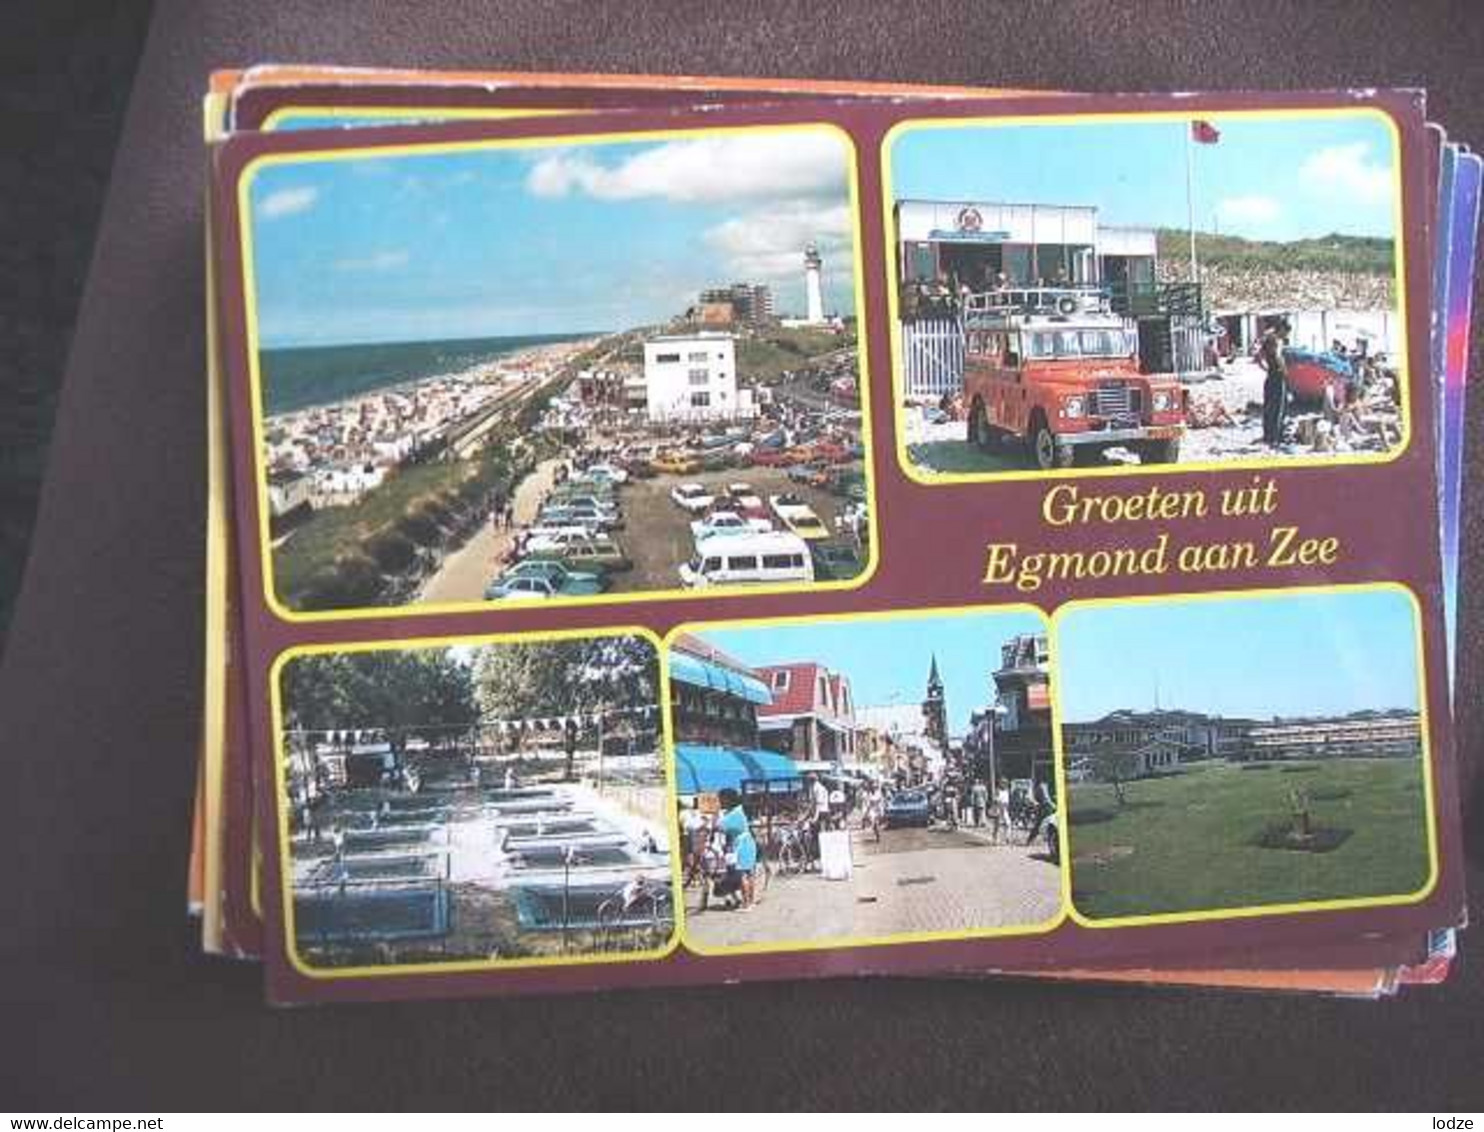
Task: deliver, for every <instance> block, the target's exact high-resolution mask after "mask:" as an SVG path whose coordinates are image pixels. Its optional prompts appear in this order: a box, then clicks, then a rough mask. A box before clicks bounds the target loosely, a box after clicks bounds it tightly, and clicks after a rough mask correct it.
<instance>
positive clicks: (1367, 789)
mask: <svg viewBox="0 0 1484 1132" xmlns="http://www.w3.org/2000/svg"><path fill="white" fill-rule="evenodd" d="M1218 642H1219V643H1218ZM1056 647H1057V663H1058V670H1057V674H1058V678H1059V680H1060V684H1059V688H1060V693H1059V694H1060V696H1061V702H1062V708H1063V712H1064V722H1063V723H1062V727H1061V738H1062V750H1063V757H1064V758H1065V760H1066V777H1067V783H1068V795H1069V801H1068V807H1067V809H1068V817H1067V820H1068V828H1067V846H1068V851H1069V853H1070V859H1071V870H1072V901H1073V905H1074V906H1075V908H1076V909H1077V911H1078V912H1079V913H1081V914H1082V915H1084V916H1086V917H1088V918H1090V919H1097V920H1114V919H1123V918H1130V917H1141V916H1153V915H1171V914H1174V915H1181V914H1199V913H1205V912H1217V911H1230V910H1233V909H1245V908H1260V907H1265V906H1277V905H1294V904H1309V903H1315V902H1321V901H1323V902H1329V901H1348V900H1362V899H1372V900H1375V899H1382V900H1384V899H1387V898H1392V899H1397V900H1402V899H1406V898H1408V897H1409V896H1411V895H1412V894H1415V893H1417V892H1419V891H1421V890H1422V889H1423V888H1425V887H1426V885H1427V883H1428V877H1429V876H1430V873H1431V861H1430V857H1429V849H1428V823H1429V821H1430V817H1429V804H1428V799H1427V785H1426V778H1425V767H1424V760H1425V759H1426V726H1425V721H1424V718H1423V716H1422V714H1421V707H1420V704H1419V701H1418V691H1417V689H1418V683H1419V682H1418V671H1417V664H1418V659H1417V626H1416V621H1415V613H1414V610H1413V605H1412V601H1411V598H1410V596H1409V595H1408V594H1406V593H1405V592H1403V591H1401V590H1399V589H1391V588H1385V589H1373V590H1358V591H1351V592H1336V593H1322V594H1303V593H1291V594H1284V595H1282V596H1278V597H1226V598H1215V599H1201V600H1198V601H1181V602H1175V603H1169V604H1166V605H1154V604H1146V603H1138V604H1134V605H1124V606H1084V607H1074V608H1073V609H1072V610H1070V611H1069V612H1067V613H1066V614H1064V615H1063V617H1062V618H1061V619H1060V620H1059V621H1058V627H1057V641H1056ZM1257 656H1261V658H1262V660H1261V663H1260V664H1254V663H1253V659H1252V658H1254V657H1257Z"/></svg>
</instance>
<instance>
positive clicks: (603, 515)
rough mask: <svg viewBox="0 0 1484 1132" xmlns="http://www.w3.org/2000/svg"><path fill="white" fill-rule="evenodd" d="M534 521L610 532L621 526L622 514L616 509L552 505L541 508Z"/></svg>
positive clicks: (561, 504)
mask: <svg viewBox="0 0 1484 1132" xmlns="http://www.w3.org/2000/svg"><path fill="white" fill-rule="evenodd" d="M536 520H537V521H538V522H541V523H556V524H558V525H561V526H572V525H576V526H584V527H590V528H592V529H593V530H598V531H612V530H617V529H618V528H620V527H622V526H623V513H622V512H620V511H618V510H616V509H609V508H601V507H578V506H575V505H571V506H569V505H568V504H565V503H553V504H548V505H547V506H545V507H543V508H541V510H540V512H539V513H538V514H537V515H536Z"/></svg>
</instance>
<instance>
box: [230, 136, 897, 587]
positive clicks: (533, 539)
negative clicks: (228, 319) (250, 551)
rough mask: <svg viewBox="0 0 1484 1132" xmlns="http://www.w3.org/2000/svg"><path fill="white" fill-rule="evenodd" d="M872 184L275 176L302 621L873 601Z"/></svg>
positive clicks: (332, 173) (615, 153)
mask: <svg viewBox="0 0 1484 1132" xmlns="http://www.w3.org/2000/svg"><path fill="white" fill-rule="evenodd" d="M656 162H662V163H663V164H664V166H665V168H667V169H668V170H669V174H668V177H667V179H665V180H664V181H656V180H655V179H654V178H653V177H652V176H650V174H649V173H648V172H647V170H648V169H650V168H651V167H652V166H653V164H654V163H656ZM775 168H776V169H777V170H778V176H777V180H776V183H775V182H774V181H773V180H771V179H770V177H769V171H770V170H771V169H775ZM849 171H850V169H849V157H848V154H847V152H846V147H845V146H844V144H843V143H842V142H841V140H840V139H839V138H838V136H836V135H835V134H834V133H833V132H830V131H824V130H812V129H793V130H780V131H778V133H777V135H776V136H774V135H773V134H769V133H764V132H748V133H746V134H736V135H727V134H725V133H718V134H715V135H711V134H708V135H705V136H700V135H697V136H695V137H684V138H677V140H672V141H664V142H648V143H634V142H610V143H599V142H593V143H587V144H584V145H581V146H577V147H575V148H574V147H562V148H560V149H558V148H545V147H540V146H535V145H533V146H530V147H525V148H517V149H479V148H464V149H457V150H453V151H450V152H448V153H442V154H436V155H407V154H399V155H388V156H384V157H370V158H367V159H366V160H365V161H362V162H356V163H354V164H351V163H334V162H315V161H312V160H310V161H304V162H299V163H289V164H284V165H278V166H274V167H272V168H270V169H265V170H263V171H261V172H260V173H259V174H258V175H257V176H256V177H255V179H254V182H253V192H252V197H253V210H252V217H251V222H252V223H253V225H254V239H253V244H252V247H253V255H254V263H253V270H254V276H255V279H256V281H257V308H258V309H257V315H258V324H259V327H260V342H259V343H258V350H259V362H260V366H259V368H260V372H261V406H260V408H261V413H262V416H263V430H262V431H263V441H264V444H263V450H262V452H261V459H260V470H261V474H262V475H263V477H264V479H265V481H266V500H267V509H268V512H269V515H268V528H269V530H268V537H269V544H270V549H271V556H272V563H273V584H274V588H275V591H276V594H277V597H278V600H279V601H280V602H281V603H282V604H283V605H285V606H286V607H288V608H289V609H292V610H306V611H315V610H336V609H348V608H362V607H385V606H398V605H408V604H437V605H439V606H450V605H459V604H477V603H485V602H492V603H505V602H531V601H552V600H558V601H561V600H576V599H582V598H587V597H592V596H594V595H598V594H603V593H630V592H645V593H648V592H657V591H678V590H683V589H694V588H715V587H723V588H734V587H747V586H757V585H773V586H779V585H782V586H811V585H816V584H822V585H828V584H830V583H841V584H844V583H849V582H851V581H852V580H853V579H855V578H857V577H858V576H860V575H861V574H862V573H863V572H864V571H865V569H866V567H867V565H868V563H869V560H870V557H871V545H872V531H871V522H870V515H869V496H870V493H869V490H868V485H867V480H866V460H865V450H864V440H865V424H864V421H863V417H862V406H861V398H860V386H859V373H858V369H859V354H858V348H857V340H858V333H859V328H858V326H857V314H856V282H855V271H856V267H855V258H856V251H855V247H854V243H853V237H852V234H851V223H850V214H851V207H852V205H851V199H850V188H849ZM372 174H374V175H372ZM612 185H622V186H624V188H623V190H622V191H621V192H620V191H615V190H613V189H612V188H611V186H612ZM329 200H335V201H336V202H338V205H337V207H336V208H335V209H330V208H329V207H327V206H326V205H325V204H324V203H323V202H326V201H329ZM414 249H415V250H414ZM533 266H535V267H536V268H537V272H536V274H534V275H532V274H531V268H532V267H533Z"/></svg>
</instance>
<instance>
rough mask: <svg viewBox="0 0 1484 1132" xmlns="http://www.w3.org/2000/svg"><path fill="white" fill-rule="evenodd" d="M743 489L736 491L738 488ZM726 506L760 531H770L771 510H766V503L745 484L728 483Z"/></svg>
mask: <svg viewBox="0 0 1484 1132" xmlns="http://www.w3.org/2000/svg"><path fill="white" fill-rule="evenodd" d="M739 487H740V488H745V489H746V490H745V491H738V490H737V489H738V488H739ZM726 507H727V510H729V511H735V512H736V513H737V514H739V515H741V516H742V518H744V519H747V520H749V521H751V522H752V524H753V525H754V526H755V527H756V528H757V529H758V530H760V531H771V530H772V529H773V512H771V511H769V510H768V505H767V504H766V503H764V502H763V497H762V496H761V495H758V494H757V492H755V491H753V490H752V488H750V487H748V486H747V485H746V484H735V483H734V484H729V485H728V486H727V501H726Z"/></svg>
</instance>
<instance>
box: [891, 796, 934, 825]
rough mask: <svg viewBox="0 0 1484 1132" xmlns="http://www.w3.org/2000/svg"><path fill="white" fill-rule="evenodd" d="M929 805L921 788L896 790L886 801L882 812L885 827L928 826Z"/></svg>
mask: <svg viewBox="0 0 1484 1132" xmlns="http://www.w3.org/2000/svg"><path fill="white" fill-rule="evenodd" d="M929 815H930V807H929V806H928V798H927V795H926V794H924V793H923V792H922V791H921V790H898V791H897V792H896V793H895V794H893V795H892V796H891V797H890V798H889V799H887V802H886V809H885V811H884V813H883V815H882V816H883V818H884V819H885V825H886V828H887V829H896V828H898V827H904V826H919V827H921V828H923V829H926V828H927V827H928V824H929V821H930V816H929Z"/></svg>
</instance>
